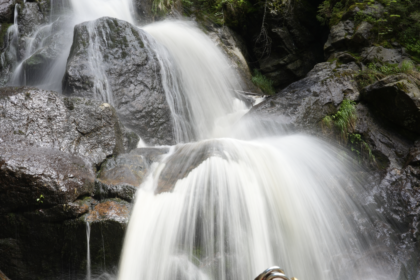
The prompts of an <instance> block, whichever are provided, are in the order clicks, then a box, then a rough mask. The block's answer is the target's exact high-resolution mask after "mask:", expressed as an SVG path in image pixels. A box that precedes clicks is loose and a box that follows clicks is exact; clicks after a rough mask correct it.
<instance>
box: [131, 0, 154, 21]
mask: <svg viewBox="0 0 420 280" xmlns="http://www.w3.org/2000/svg"><path fill="white" fill-rule="evenodd" d="M133 5H134V7H135V8H136V12H137V16H138V21H139V23H140V24H142V25H145V24H147V23H151V22H153V21H154V18H155V15H154V14H155V13H154V12H153V1H152V0H134V1H133Z"/></svg>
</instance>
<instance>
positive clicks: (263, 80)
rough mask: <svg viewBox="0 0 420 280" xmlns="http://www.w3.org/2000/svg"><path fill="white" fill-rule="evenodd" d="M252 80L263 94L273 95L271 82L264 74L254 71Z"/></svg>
mask: <svg viewBox="0 0 420 280" xmlns="http://www.w3.org/2000/svg"><path fill="white" fill-rule="evenodd" d="M252 82H253V83H254V84H255V85H256V86H257V87H259V88H260V89H261V90H262V91H263V92H264V93H265V94H268V95H273V94H274V93H275V91H274V88H273V82H272V81H271V80H270V79H268V78H267V77H266V76H264V75H263V74H261V72H259V71H258V70H255V71H254V76H253V77H252Z"/></svg>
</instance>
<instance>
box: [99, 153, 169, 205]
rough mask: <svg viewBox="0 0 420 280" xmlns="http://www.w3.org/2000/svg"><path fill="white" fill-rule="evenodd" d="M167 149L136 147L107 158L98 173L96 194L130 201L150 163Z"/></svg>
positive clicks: (155, 160) (157, 159)
mask: <svg viewBox="0 0 420 280" xmlns="http://www.w3.org/2000/svg"><path fill="white" fill-rule="evenodd" d="M168 151H169V150H168V149H167V148H138V149H135V150H133V151H131V152H130V153H129V154H123V155H119V156H117V157H115V158H111V159H109V160H107V161H106V162H105V163H104V164H102V166H101V170H100V172H99V175H98V180H97V183H96V191H95V192H96V194H97V195H99V196H100V197H120V198H122V199H125V200H127V201H131V200H132V199H133V196H134V193H135V191H136V189H137V188H138V187H139V186H140V184H141V183H142V182H143V180H144V178H145V177H146V175H147V174H148V172H149V170H150V167H151V165H152V163H154V162H157V161H159V160H160V158H161V156H162V155H163V154H165V153H167V152H168Z"/></svg>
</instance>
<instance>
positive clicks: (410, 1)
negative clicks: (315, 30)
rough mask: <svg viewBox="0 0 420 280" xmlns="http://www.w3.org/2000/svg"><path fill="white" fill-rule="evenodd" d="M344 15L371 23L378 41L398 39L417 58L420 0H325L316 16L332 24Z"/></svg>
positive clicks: (385, 43)
mask: <svg viewBox="0 0 420 280" xmlns="http://www.w3.org/2000/svg"><path fill="white" fill-rule="evenodd" d="M356 9H358V11H357V12H355V11H356ZM344 15H346V18H349V17H350V19H353V20H354V21H355V23H356V25H358V24H359V23H361V22H362V21H366V22H369V23H371V24H372V25H373V26H374V28H373V31H374V32H375V34H376V38H377V40H376V41H377V42H376V43H377V44H380V45H384V46H386V45H388V46H389V43H390V42H399V43H400V44H402V45H403V46H404V47H405V48H406V49H407V50H408V51H409V52H410V53H411V54H412V55H414V56H417V57H418V58H419V60H420V36H419V34H420V0H377V1H374V0H363V1H360V0H325V1H323V2H322V3H321V5H319V7H318V14H317V19H318V20H319V21H320V22H321V23H322V24H328V25H329V26H333V25H335V24H337V23H338V22H339V21H340V20H341V19H342V17H343V16H344ZM352 17H353V18H352Z"/></svg>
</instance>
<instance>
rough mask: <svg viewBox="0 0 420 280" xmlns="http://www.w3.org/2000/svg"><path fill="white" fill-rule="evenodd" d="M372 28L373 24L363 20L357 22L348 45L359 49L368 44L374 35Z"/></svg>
mask: <svg viewBox="0 0 420 280" xmlns="http://www.w3.org/2000/svg"><path fill="white" fill-rule="evenodd" d="M372 28H373V25H372V24H370V23H368V22H365V21H364V22H362V23H361V24H359V25H358V26H357V28H356V32H355V33H354V35H353V36H352V37H351V40H350V42H349V45H350V47H352V48H353V49H360V48H362V47H367V46H369V45H370V44H371V42H372V40H373V36H374V34H373V32H372Z"/></svg>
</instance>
